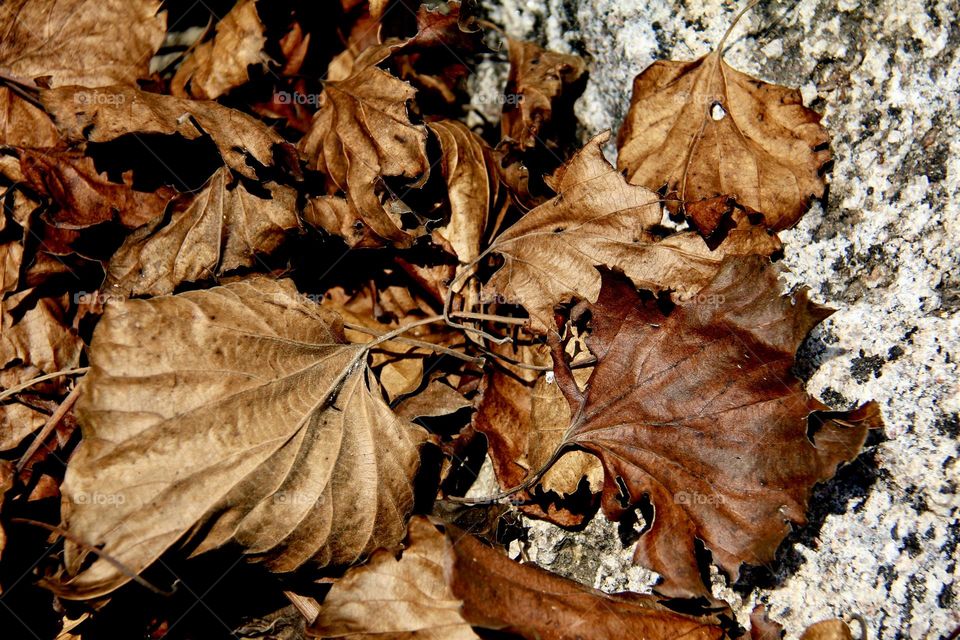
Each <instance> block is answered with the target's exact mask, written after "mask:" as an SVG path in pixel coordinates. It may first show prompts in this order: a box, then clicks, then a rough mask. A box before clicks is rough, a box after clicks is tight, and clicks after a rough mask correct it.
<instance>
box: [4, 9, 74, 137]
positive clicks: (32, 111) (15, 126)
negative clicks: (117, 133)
mask: <svg viewBox="0 0 960 640" xmlns="http://www.w3.org/2000/svg"><path fill="white" fill-rule="evenodd" d="M2 11H3V8H0V12H2ZM0 140H3V143H4V144H7V145H10V146H12V147H21V148H37V147H40V148H45V149H49V148H53V147H56V146H58V145H59V144H60V142H61V140H60V134H58V133H57V128H56V127H55V126H53V122H51V121H50V118H49V117H47V114H45V113H44V112H43V110H41V109H38V108H37V107H35V106H33V105H32V104H30V103H29V102H27V101H26V100H24V99H23V98H21V97H20V96H18V95H17V94H15V93H14V92H13V91H11V90H10V89H9V88H7V87H0Z"/></svg>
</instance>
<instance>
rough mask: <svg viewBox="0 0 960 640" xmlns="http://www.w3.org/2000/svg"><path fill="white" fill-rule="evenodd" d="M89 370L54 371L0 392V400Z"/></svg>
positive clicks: (83, 368)
mask: <svg viewBox="0 0 960 640" xmlns="http://www.w3.org/2000/svg"><path fill="white" fill-rule="evenodd" d="M89 370H90V367H77V368H76V369H63V370H62V371H54V372H53V373H48V374H45V375H42V376H39V377H36V378H33V379H32V380H27V381H26V382H24V383H23V384H18V385H17V386H15V387H10V388H9V389H4V390H3V391H2V392H0V400H6V399H7V398H9V397H10V396H13V395H16V394H18V393H20V392H21V391H23V390H24V389H29V388H30V387H32V386H33V385H35V384H37V383H40V382H45V381H47V380H52V379H53V378H59V377H60V376H72V375H76V374H80V373H86V372H87V371H89Z"/></svg>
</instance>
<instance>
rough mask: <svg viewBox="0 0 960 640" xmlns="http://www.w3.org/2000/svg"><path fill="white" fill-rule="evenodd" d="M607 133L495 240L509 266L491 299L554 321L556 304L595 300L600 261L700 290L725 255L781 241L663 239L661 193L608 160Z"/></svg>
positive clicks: (657, 282) (653, 280)
mask: <svg viewBox="0 0 960 640" xmlns="http://www.w3.org/2000/svg"><path fill="white" fill-rule="evenodd" d="M606 139H607V135H606V134H601V135H599V136H597V137H595V138H594V139H593V140H591V141H590V142H589V143H588V144H587V146H586V147H584V148H583V149H582V150H581V151H580V152H579V153H577V155H576V156H574V157H573V158H572V159H571V160H570V162H569V163H568V164H566V165H564V166H563V167H561V170H560V171H559V173H558V175H557V177H556V180H555V186H556V190H557V193H558V195H557V197H555V198H553V199H552V200H549V201H548V202H546V203H544V204H543V205H541V206H539V207H537V208H536V209H533V210H531V211H530V212H529V213H527V214H526V215H525V216H524V217H523V218H521V219H520V221H519V222H517V223H516V224H514V225H513V226H512V227H510V228H509V229H507V230H506V231H504V232H503V233H501V234H500V235H499V237H497V239H496V240H495V241H494V242H493V245H492V246H491V251H495V252H497V253H499V254H501V255H502V256H503V257H504V265H503V267H501V268H500V270H499V271H497V272H496V273H495V274H494V275H493V277H492V278H491V279H490V281H489V282H488V283H487V285H486V287H485V288H484V295H485V297H486V298H487V299H493V298H496V299H499V300H506V301H507V302H515V303H519V304H521V305H523V307H524V308H525V309H526V310H527V313H529V314H530V320H531V325H532V328H533V329H535V330H538V331H545V330H547V329H549V328H550V327H552V326H554V319H553V313H554V308H555V307H556V305H558V304H560V303H561V302H565V301H568V300H572V299H577V298H582V299H585V300H588V301H590V302H593V301H596V299H597V295H598V293H599V291H600V272H599V271H598V270H597V268H596V267H597V266H601V265H602V266H606V267H609V268H613V269H618V270H621V271H623V272H624V273H625V274H626V275H627V276H628V277H629V278H631V279H632V280H633V282H634V284H636V285H637V286H642V287H646V288H650V289H653V290H661V289H673V290H676V291H679V292H681V293H683V294H691V293H695V292H696V291H697V290H699V289H700V287H702V286H703V285H705V284H706V283H707V282H709V281H710V279H711V278H712V277H713V275H714V274H715V273H716V270H717V268H718V267H719V264H720V261H721V260H722V259H723V257H724V256H725V255H739V254H749V253H759V254H762V255H768V254H770V253H772V252H773V251H774V250H776V248H779V242H778V241H777V240H776V239H775V238H772V237H770V236H768V235H767V234H766V233H763V232H762V231H761V230H756V229H754V230H745V231H744V232H743V234H742V235H737V237H736V240H734V241H731V242H730V243H725V244H724V245H721V247H720V248H718V249H717V250H716V251H710V249H709V247H708V246H707V245H706V243H704V242H703V240H702V239H701V238H700V237H699V236H697V235H696V234H694V233H686V234H676V235H674V236H669V237H668V238H666V239H664V240H660V239H659V238H657V237H656V236H654V235H653V233H652V229H653V228H654V227H655V226H656V225H658V224H659V222H660V218H661V214H660V205H659V200H658V198H657V195H656V194H655V193H653V192H652V191H650V190H649V189H646V188H645V187H638V186H632V185H628V184H627V183H626V182H625V181H624V179H623V176H622V175H620V173H619V172H618V171H617V170H616V169H614V168H613V167H612V166H610V164H609V163H608V162H607V161H606V160H605V159H604V157H603V153H602V151H601V149H600V146H601V145H602V144H603V142H604V141H605V140H606Z"/></svg>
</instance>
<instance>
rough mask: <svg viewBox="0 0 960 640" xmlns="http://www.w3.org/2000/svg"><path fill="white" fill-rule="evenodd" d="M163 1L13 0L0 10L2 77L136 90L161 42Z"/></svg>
mask: <svg viewBox="0 0 960 640" xmlns="http://www.w3.org/2000/svg"><path fill="white" fill-rule="evenodd" d="M160 5H161V3H160V2H159V0H9V1H8V2H5V3H4V4H3V5H2V6H0V32H2V33H3V34H4V37H3V39H2V40H0V72H2V73H3V74H5V75H7V76H13V77H15V78H21V79H24V80H28V81H31V80H34V79H35V78H39V77H48V78H49V80H48V82H49V84H48V85H47V86H51V87H60V86H65V85H71V84H73V85H82V86H85V87H102V86H105V85H110V84H129V85H133V84H134V83H136V81H137V80H138V79H140V78H143V77H146V75H147V73H148V71H149V65H150V58H152V57H153V55H154V54H155V53H156V52H157V50H158V49H159V48H160V45H161V44H162V43H163V37H164V35H165V34H166V31H167V14H166V12H165V11H160Z"/></svg>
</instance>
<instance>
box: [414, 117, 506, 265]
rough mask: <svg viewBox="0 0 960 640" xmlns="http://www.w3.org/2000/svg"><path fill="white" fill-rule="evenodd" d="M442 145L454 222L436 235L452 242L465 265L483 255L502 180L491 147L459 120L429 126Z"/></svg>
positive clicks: (438, 230)
mask: <svg viewBox="0 0 960 640" xmlns="http://www.w3.org/2000/svg"><path fill="white" fill-rule="evenodd" d="M427 126H428V127H429V128H430V130H431V131H432V132H433V133H434V135H435V136H436V137H437V140H438V141H439V142H440V150H441V153H442V154H443V158H442V162H441V164H440V168H441V170H442V171H443V178H444V180H445V181H446V183H447V199H448V201H449V203H450V219H449V220H448V221H447V223H446V224H444V225H442V226H440V227H437V228H436V229H435V231H434V233H436V234H438V235H439V236H440V237H441V238H443V240H445V241H446V242H449V243H450V245H451V246H452V247H453V250H454V251H455V252H456V256H457V258H458V259H459V261H460V263H461V264H468V263H470V262H473V260H474V259H475V258H476V257H477V256H478V255H480V249H481V245H482V244H483V237H484V232H485V231H486V229H487V222H488V217H489V215H490V211H491V209H492V208H493V205H494V203H495V202H496V200H497V192H498V189H499V184H500V183H499V181H498V180H497V179H496V175H497V170H496V165H495V161H494V159H493V156H492V155H491V151H490V147H489V146H488V145H487V144H486V143H485V142H484V141H483V139H482V138H481V137H480V136H478V135H477V134H475V133H474V132H472V131H471V130H470V129H468V128H467V126H466V125H464V124H463V123H460V122H457V121H455V120H441V121H438V122H431V123H430V124H429V125H427Z"/></svg>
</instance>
